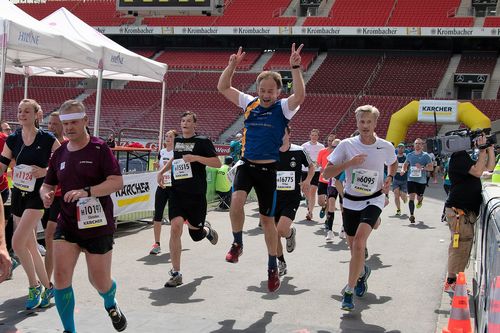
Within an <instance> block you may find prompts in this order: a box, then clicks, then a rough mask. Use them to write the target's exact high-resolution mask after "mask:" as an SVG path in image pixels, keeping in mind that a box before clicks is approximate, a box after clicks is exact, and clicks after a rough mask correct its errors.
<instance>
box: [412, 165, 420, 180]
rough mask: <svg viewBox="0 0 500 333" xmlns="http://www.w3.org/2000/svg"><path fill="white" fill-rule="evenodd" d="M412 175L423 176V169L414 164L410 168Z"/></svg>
mask: <svg viewBox="0 0 500 333" xmlns="http://www.w3.org/2000/svg"><path fill="white" fill-rule="evenodd" d="M410 177H415V178H419V177H422V169H420V168H417V167H416V166H412V167H411V168H410Z"/></svg>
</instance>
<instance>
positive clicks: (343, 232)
mask: <svg viewBox="0 0 500 333" xmlns="http://www.w3.org/2000/svg"><path fill="white" fill-rule="evenodd" d="M340 238H342V239H345V238H346V234H345V231H344V227H342V230H340Z"/></svg>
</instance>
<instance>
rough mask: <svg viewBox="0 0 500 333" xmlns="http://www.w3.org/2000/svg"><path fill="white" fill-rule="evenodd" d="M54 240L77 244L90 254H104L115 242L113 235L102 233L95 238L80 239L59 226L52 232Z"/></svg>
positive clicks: (111, 248)
mask: <svg viewBox="0 0 500 333" xmlns="http://www.w3.org/2000/svg"><path fill="white" fill-rule="evenodd" d="M54 241H66V242H69V243H74V244H77V245H78V246H79V247H81V248H82V249H84V250H86V251H87V252H88V253H92V254H106V253H108V252H109V251H111V250H113V244H115V241H114V239H113V235H102V236H97V237H95V238H89V239H81V238H79V237H77V236H75V235H71V234H68V233H65V232H64V231H63V230H62V229H60V228H59V227H58V228H57V229H56V232H55V233H54Z"/></svg>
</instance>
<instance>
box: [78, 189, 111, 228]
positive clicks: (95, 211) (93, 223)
mask: <svg viewBox="0 0 500 333" xmlns="http://www.w3.org/2000/svg"><path fill="white" fill-rule="evenodd" d="M76 217H77V221H78V229H89V228H96V227H102V226H104V225H107V224H108V222H107V221H106V215H105V214H104V209H103V208H102V205H101V202H100V201H99V200H98V199H97V198H95V197H88V198H80V199H78V202H77V203H76Z"/></svg>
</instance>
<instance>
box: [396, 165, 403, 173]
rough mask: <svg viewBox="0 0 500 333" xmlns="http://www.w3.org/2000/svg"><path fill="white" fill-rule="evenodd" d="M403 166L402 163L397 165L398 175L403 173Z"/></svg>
mask: <svg viewBox="0 0 500 333" xmlns="http://www.w3.org/2000/svg"><path fill="white" fill-rule="evenodd" d="M403 165H404V163H398V171H397V172H398V173H401V172H402V171H403Z"/></svg>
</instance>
